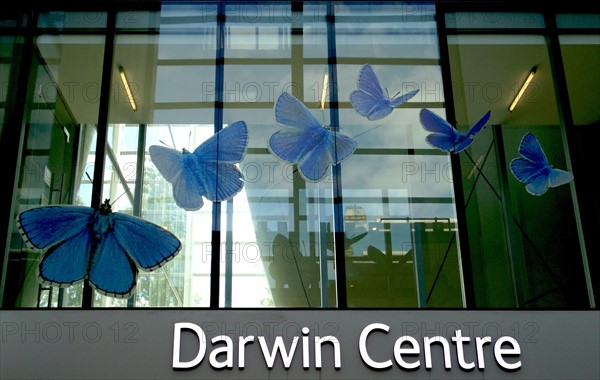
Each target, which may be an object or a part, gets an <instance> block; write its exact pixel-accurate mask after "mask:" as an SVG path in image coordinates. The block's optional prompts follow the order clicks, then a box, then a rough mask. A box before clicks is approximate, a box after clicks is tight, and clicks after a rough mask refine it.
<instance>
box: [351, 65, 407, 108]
mask: <svg viewBox="0 0 600 380" xmlns="http://www.w3.org/2000/svg"><path fill="white" fill-rule="evenodd" d="M407 95H408V94H407ZM413 96H414V94H413ZM410 97H412V96H410ZM410 97H409V98H408V99H410ZM408 99H406V100H408ZM350 102H351V103H352V106H353V107H354V109H355V110H356V112H358V113H359V114H361V115H362V116H366V117H367V118H368V119H369V120H378V119H381V118H383V117H385V116H387V115H389V114H390V113H391V112H392V110H393V109H394V106H393V105H392V102H391V101H390V99H389V98H388V97H387V96H386V95H385V94H384V93H383V88H382V87H381V83H380V82H379V79H378V78H377V75H375V71H373V68H372V67H371V65H369V64H367V65H364V66H363V67H362V68H361V69H360V73H359V74H358V89H357V90H355V91H352V93H350ZM398 104H400V103H398Z"/></svg>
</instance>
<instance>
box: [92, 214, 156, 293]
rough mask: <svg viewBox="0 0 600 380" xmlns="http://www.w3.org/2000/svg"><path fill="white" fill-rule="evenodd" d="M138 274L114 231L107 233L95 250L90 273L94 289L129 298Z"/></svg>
mask: <svg viewBox="0 0 600 380" xmlns="http://www.w3.org/2000/svg"><path fill="white" fill-rule="evenodd" d="M104 217H107V216H104ZM130 239H131V237H130ZM151 249H153V248H151ZM137 272H138V270H137V268H136V266H135V264H134V263H133V262H132V261H131V259H130V258H129V257H128V256H127V254H126V252H125V250H124V248H123V247H122V246H121V245H120V244H119V242H118V241H117V238H116V236H115V233H114V231H107V232H106V233H105V234H104V235H103V236H102V238H101V239H100V241H99V242H98V244H97V245H96V247H95V250H94V257H93V259H92V263H91V266H90V273H89V280H90V284H91V285H92V287H93V288H94V289H96V291H98V292H99V293H101V294H104V295H106V296H109V297H115V298H128V297H129V296H130V295H131V293H132V292H133V289H134V288H135V285H136V282H137Z"/></svg>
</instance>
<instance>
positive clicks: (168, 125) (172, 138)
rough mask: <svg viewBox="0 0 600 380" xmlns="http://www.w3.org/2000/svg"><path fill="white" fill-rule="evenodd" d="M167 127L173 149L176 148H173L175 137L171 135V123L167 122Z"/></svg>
mask: <svg viewBox="0 0 600 380" xmlns="http://www.w3.org/2000/svg"><path fill="white" fill-rule="evenodd" d="M167 128H169V135H171V142H172V143H173V149H176V148H175V137H174V136H173V129H171V124H167ZM163 144H164V143H163ZM165 145H167V144H165ZM167 146H168V145H167Z"/></svg>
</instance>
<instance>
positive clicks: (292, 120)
mask: <svg viewBox="0 0 600 380" xmlns="http://www.w3.org/2000/svg"><path fill="white" fill-rule="evenodd" d="M275 120H277V122H278V123H279V124H281V125H284V126H287V127H295V128H300V129H304V130H306V129H308V130H311V129H312V130H319V129H323V127H322V126H321V124H320V123H319V121H318V120H317V119H316V118H315V117H314V116H313V115H312V114H311V113H310V111H309V110H308V108H306V106H305V105H304V104H302V102H301V101H300V100H298V99H296V97H294V96H293V95H291V94H288V93H287V92H284V93H282V94H281V95H280V96H279V98H277V102H276V103H275Z"/></svg>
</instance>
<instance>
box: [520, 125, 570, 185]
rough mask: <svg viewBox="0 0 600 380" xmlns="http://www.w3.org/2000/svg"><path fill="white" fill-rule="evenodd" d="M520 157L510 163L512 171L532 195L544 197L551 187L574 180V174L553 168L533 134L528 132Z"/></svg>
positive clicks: (522, 144) (522, 143)
mask: <svg viewBox="0 0 600 380" xmlns="http://www.w3.org/2000/svg"><path fill="white" fill-rule="evenodd" d="M519 155H520V156H521V157H517V158H514V159H513V160H512V161H511V162H510V170H511V171H512V173H513V175H514V176H515V178H516V179H517V180H519V181H520V182H523V183H526V184H527V186H525V189H526V190H527V192H529V193H530V194H532V195H542V194H544V193H545V192H546V190H548V188H549V187H557V186H560V185H564V184H566V183H569V182H571V181H572V180H573V174H571V173H569V172H567V171H564V170H561V169H555V168H553V167H552V166H551V165H550V164H549V163H548V159H547V158H546V155H545V154H544V151H543V150H542V147H541V145H540V143H539V142H538V140H537V139H536V138H535V136H534V135H533V133H531V132H528V133H527V134H526V135H525V136H523V139H522V140H521V144H520V145H519Z"/></svg>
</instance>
